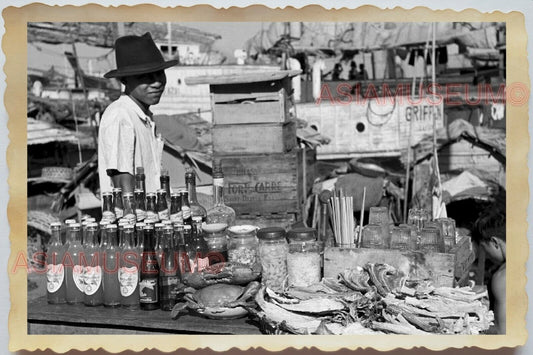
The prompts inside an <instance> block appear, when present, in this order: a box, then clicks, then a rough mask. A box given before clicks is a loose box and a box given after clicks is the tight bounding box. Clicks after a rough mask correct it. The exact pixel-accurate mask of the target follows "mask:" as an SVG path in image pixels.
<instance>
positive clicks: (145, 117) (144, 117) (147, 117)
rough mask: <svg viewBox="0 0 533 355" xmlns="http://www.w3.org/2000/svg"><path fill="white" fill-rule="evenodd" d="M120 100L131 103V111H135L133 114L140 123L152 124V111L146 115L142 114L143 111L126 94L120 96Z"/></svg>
mask: <svg viewBox="0 0 533 355" xmlns="http://www.w3.org/2000/svg"><path fill="white" fill-rule="evenodd" d="M121 98H123V99H124V100H127V101H130V102H131V105H132V107H133V109H134V110H135V113H136V114H137V115H138V116H139V118H140V119H141V121H143V122H144V123H147V122H148V123H152V122H153V119H152V116H153V113H152V111H150V110H148V114H146V112H144V111H143V109H142V108H141V107H140V106H139V105H138V104H137V103H136V102H135V101H133V99H132V98H131V97H129V96H128V95H126V94H124V95H122V97H121Z"/></svg>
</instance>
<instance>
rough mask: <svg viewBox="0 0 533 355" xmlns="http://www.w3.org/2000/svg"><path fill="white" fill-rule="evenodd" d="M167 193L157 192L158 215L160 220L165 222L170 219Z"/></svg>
mask: <svg viewBox="0 0 533 355" xmlns="http://www.w3.org/2000/svg"><path fill="white" fill-rule="evenodd" d="M166 196H167V193H166V191H165V190H163V189H159V190H157V215H158V216H159V220H161V221H164V220H167V219H169V213H168V204H167V197H166Z"/></svg>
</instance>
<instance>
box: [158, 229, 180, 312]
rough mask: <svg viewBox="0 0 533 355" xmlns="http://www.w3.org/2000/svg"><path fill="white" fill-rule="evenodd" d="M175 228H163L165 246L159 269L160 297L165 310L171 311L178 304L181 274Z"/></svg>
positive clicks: (162, 242) (163, 244)
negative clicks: (175, 245) (176, 251)
mask: <svg viewBox="0 0 533 355" xmlns="http://www.w3.org/2000/svg"><path fill="white" fill-rule="evenodd" d="M173 234H174V230H173V227H172V226H165V227H164V228H163V236H162V238H161V240H160V243H161V245H162V246H163V253H162V255H161V263H160V269H159V296H160V297H159V298H160V305H161V309H162V310H163V311H170V310H172V308H173V307H174V305H175V304H176V295H177V294H176V292H177V287H178V281H179V279H178V278H179V275H178V265H177V262H176V256H177V255H176V254H175V251H174V235H173Z"/></svg>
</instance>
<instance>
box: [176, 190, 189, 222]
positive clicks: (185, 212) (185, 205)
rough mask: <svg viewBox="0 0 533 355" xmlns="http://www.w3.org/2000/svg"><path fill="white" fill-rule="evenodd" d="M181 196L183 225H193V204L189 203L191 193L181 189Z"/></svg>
mask: <svg viewBox="0 0 533 355" xmlns="http://www.w3.org/2000/svg"><path fill="white" fill-rule="evenodd" d="M179 193H180V196H181V215H182V219H183V225H186V226H192V215H191V206H190V204H189V193H188V192H187V190H180V191H179Z"/></svg>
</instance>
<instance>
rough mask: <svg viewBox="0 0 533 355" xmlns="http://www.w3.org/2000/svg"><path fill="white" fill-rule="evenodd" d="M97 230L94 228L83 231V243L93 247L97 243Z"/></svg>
mask: <svg viewBox="0 0 533 355" xmlns="http://www.w3.org/2000/svg"><path fill="white" fill-rule="evenodd" d="M97 236H98V234H97V232H96V230H92V229H89V230H87V231H86V232H85V240H84V242H85V244H86V245H87V246H89V247H94V246H96V245H97V242H98V240H97Z"/></svg>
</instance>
